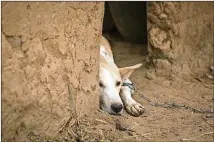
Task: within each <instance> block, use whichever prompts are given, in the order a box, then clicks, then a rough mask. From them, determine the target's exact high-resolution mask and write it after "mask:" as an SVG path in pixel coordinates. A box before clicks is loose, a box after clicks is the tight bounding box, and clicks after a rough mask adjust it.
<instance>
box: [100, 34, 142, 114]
mask: <svg viewBox="0 0 214 142" xmlns="http://www.w3.org/2000/svg"><path fill="white" fill-rule="evenodd" d="M141 66H142V64H141V63H140V64H136V65H134V66H130V67H124V68H118V67H117V65H116V64H115V62H114V58H113V54H112V50H111V46H110V44H109V42H108V40H107V39H106V38H105V37H103V36H102V37H101V42H100V66H99V86H100V108H101V109H102V110H104V111H107V112H108V113H109V114H113V115H120V114H122V112H123V109H124V108H125V109H126V111H127V112H128V113H129V114H131V115H133V116H139V115H141V114H142V113H143V112H144V110H145V109H144V107H143V106H142V105H141V104H140V103H138V102H136V101H135V100H134V99H133V98H132V94H133V93H134V89H133V85H132V82H131V81H130V80H129V77H130V75H131V74H132V72H133V71H134V70H135V69H137V68H139V67H141Z"/></svg>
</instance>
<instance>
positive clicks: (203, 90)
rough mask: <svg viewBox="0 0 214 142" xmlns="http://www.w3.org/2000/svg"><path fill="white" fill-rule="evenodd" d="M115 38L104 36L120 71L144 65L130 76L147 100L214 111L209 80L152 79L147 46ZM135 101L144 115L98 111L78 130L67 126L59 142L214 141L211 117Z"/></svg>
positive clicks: (192, 77)
mask: <svg viewBox="0 0 214 142" xmlns="http://www.w3.org/2000/svg"><path fill="white" fill-rule="evenodd" d="M117 37H118V36H117ZM117 37H116V38H115V37H114V38H112V37H109V36H108V35H107V38H108V39H109V40H110V42H111V45H112V50H113V54H114V58H115V62H116V64H117V65H118V66H119V67H123V66H129V65H133V64H136V63H139V62H142V63H144V66H142V67H141V68H140V69H138V70H136V71H135V72H134V73H133V74H132V76H131V80H132V81H133V82H134V84H135V85H137V87H138V88H139V91H140V92H142V93H143V94H144V95H145V96H146V97H148V98H149V99H151V100H152V101H155V102H158V103H164V102H174V103H176V104H184V105H187V106H190V107H194V108H197V109H203V110H213V109H212V108H213V99H214V98H213V91H212V88H213V84H212V81H213V80H212V79H209V78H208V77H204V76H203V75H200V76H199V75H195V76H194V75H193V76H189V77H185V78H174V79H167V78H162V77H156V76H155V75H153V76H152V75H151V74H150V73H151V72H150V71H149V69H148V68H146V65H145V60H146V56H143V51H142V49H145V47H146V45H133V44H130V43H126V42H123V41H122V40H121V39H120V38H117ZM207 73H209V72H207ZM148 74H150V75H148ZM148 76H149V77H148ZM151 76H152V77H151ZM205 76H206V75H205ZM148 78H149V79H148ZM134 98H135V99H136V100H137V101H138V102H140V103H141V104H143V105H144V107H145V109H146V111H145V113H144V114H143V115H141V116H139V117H133V116H130V115H129V114H127V113H126V112H125V111H124V113H123V114H122V115H121V116H113V115H109V114H107V113H105V112H102V111H98V112H97V113H96V114H95V115H94V118H84V119H83V120H82V122H84V123H82V124H81V125H79V129H78V130H77V129H75V128H72V125H73V124H71V123H69V124H70V125H68V128H67V129H66V131H64V132H62V133H61V134H62V135H61V136H60V139H59V140H60V141H61V140H69V139H70V137H73V136H75V135H76V136H77V134H79V135H80V136H79V137H80V138H79V139H81V140H86V141H95V140H99V141H100V140H103V141H182V140H183V141H188V140H193V141H196V140H197V141H213V126H214V125H213V115H212V114H201V113H194V112H192V111H191V110H189V109H178V108H174V109H172V108H171V109H170V108H163V107H155V106H151V105H150V104H149V103H148V101H146V100H145V99H143V98H142V96H141V95H140V94H139V93H135V94H134ZM65 138H66V139H65ZM73 140H74V139H73Z"/></svg>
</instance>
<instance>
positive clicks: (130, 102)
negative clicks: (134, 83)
mask: <svg viewBox="0 0 214 142" xmlns="http://www.w3.org/2000/svg"><path fill="white" fill-rule="evenodd" d="M124 83H131V81H130V80H129V79H127V80H125V82H124ZM133 93H134V90H132V89H131V88H130V87H129V86H122V87H121V91H120V97H121V99H122V101H123V104H124V106H125V109H126V111H127V112H128V113H129V114H131V115H133V116H139V115H141V114H142V113H143V112H144V111H145V109H144V107H143V106H142V105H141V104H140V103H138V102H136V101H135V100H134V99H133V98H132V94H133Z"/></svg>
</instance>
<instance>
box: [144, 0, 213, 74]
mask: <svg viewBox="0 0 214 142" xmlns="http://www.w3.org/2000/svg"><path fill="white" fill-rule="evenodd" d="M147 11H148V13H147V16H148V38H149V60H148V61H149V62H150V63H152V64H153V65H154V67H155V72H156V75H158V76H167V77H173V76H182V75H186V74H189V73H191V72H194V73H200V72H204V71H207V70H208V68H209V67H210V66H211V65H212V64H213V47H214V44H213V36H214V33H213V30H214V29H213V21H214V19H213V17H214V15H213V14H214V3H213V2H148V5H147Z"/></svg>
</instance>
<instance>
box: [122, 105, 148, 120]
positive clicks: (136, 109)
mask: <svg viewBox="0 0 214 142" xmlns="http://www.w3.org/2000/svg"><path fill="white" fill-rule="evenodd" d="M125 108H126V111H127V112H128V113H129V114H131V115H133V116H136V117H137V116H139V115H141V114H143V112H144V111H145V108H144V107H143V106H142V105H141V104H139V103H137V102H135V103H132V104H129V105H126V106H125Z"/></svg>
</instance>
